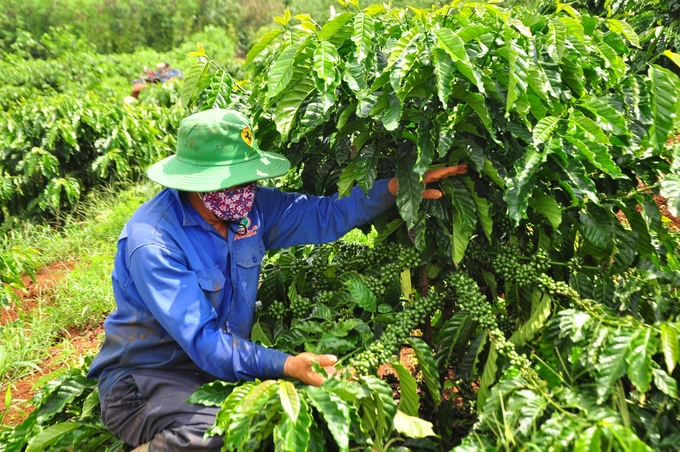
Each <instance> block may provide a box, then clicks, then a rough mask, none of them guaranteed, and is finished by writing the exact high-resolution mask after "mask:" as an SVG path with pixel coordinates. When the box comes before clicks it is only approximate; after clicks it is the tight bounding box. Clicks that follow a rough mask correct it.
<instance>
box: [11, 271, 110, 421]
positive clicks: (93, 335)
mask: <svg viewBox="0 0 680 452" xmlns="http://www.w3.org/2000/svg"><path fill="white" fill-rule="evenodd" d="M73 268H74V263H72V262H61V261H59V262H53V263H51V264H49V265H47V266H46V267H43V268H41V269H40V270H39V271H38V272H37V274H36V280H35V281H33V280H32V279H31V278H29V277H28V276H26V277H25V278H24V280H23V283H24V285H25V286H26V290H25V291H23V292H18V295H19V297H20V300H19V301H17V302H12V303H11V304H10V305H9V306H7V307H5V308H3V309H0V325H5V324H7V323H9V322H15V321H17V320H19V319H20V318H21V314H22V313H26V312H31V311H33V310H34V309H37V308H39V307H40V300H43V302H44V300H46V299H47V300H49V294H50V293H51V292H53V291H54V290H55V289H56V287H57V285H58V284H59V282H60V280H61V279H62V278H63V277H64V276H65V275H67V274H68V272H70V271H71V270H73ZM47 302H48V303H49V301H47ZM103 334H104V328H103V327H102V325H99V326H98V327H97V328H95V329H88V330H78V329H71V330H69V331H66V332H64V333H63V334H62V335H61V337H62V340H64V341H68V342H69V343H70V347H69V348H72V349H75V352H74V355H75V356H74V358H77V356H87V355H91V354H94V353H96V351H97V350H98V349H99V347H100V345H101V340H102V336H103ZM60 353H61V347H59V345H56V344H55V346H54V347H52V348H51V349H50V350H49V351H48V354H49V357H48V358H47V359H46V360H45V361H43V362H42V363H40V364H39V366H40V368H41V369H42V371H41V372H40V373H35V374H32V375H31V376H29V377H27V378H25V379H23V380H21V381H17V382H13V383H12V384H11V391H12V403H11V406H12V408H11V409H10V411H9V413H8V414H7V416H6V417H5V419H4V421H3V423H5V424H8V425H16V424H18V423H19V422H21V421H22V420H23V419H24V418H25V417H26V415H28V414H29V413H30V412H31V410H32V407H31V405H30V403H29V402H30V400H31V399H32V398H33V396H34V395H35V393H36V391H37V389H39V388H34V385H35V382H36V381H37V380H38V379H39V378H41V377H42V376H43V375H47V374H50V373H52V372H54V371H57V370H59V369H60V368H63V367H66V366H65V364H64V363H63V362H62V361H61V360H59V355H60ZM4 394H5V393H4V391H3V392H2V395H3V397H0V413H3V412H4V411H5V402H4Z"/></svg>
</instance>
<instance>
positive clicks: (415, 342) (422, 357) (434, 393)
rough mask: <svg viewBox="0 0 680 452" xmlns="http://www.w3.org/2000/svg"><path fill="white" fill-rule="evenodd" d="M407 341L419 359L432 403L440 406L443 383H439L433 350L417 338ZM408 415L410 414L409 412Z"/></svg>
mask: <svg viewBox="0 0 680 452" xmlns="http://www.w3.org/2000/svg"><path fill="white" fill-rule="evenodd" d="M407 341H408V343H409V344H410V345H411V348H412V349H413V352H414V353H415V355H416V358H417V359H418V364H419V365H420V371H421V372H422V373H423V379H424V380H425V386H427V390H428V392H429V393H430V396H431V397H432V401H433V402H434V404H435V406H439V405H440V404H441V401H442V397H441V392H442V388H441V383H440V382H439V370H438V368H437V361H435V359H434V355H433V354H432V349H431V348H430V346H429V345H427V343H426V342H425V341H424V340H422V339H420V338H417V337H410V338H408V339H407ZM406 413H407V414H410V413H409V412H408V411H407V412H406ZM416 415H417V413H416V414H414V416H416Z"/></svg>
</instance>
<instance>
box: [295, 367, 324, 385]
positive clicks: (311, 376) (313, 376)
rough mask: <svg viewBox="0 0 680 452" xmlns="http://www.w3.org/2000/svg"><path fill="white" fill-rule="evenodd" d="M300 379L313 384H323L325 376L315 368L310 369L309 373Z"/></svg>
mask: <svg viewBox="0 0 680 452" xmlns="http://www.w3.org/2000/svg"><path fill="white" fill-rule="evenodd" d="M300 381H302V382H303V383H307V384H308V385H312V386H321V385H322V384H323V381H324V378H323V377H322V376H321V375H319V374H317V373H316V372H314V371H313V370H310V371H309V372H308V373H307V375H305V378H304V379H300Z"/></svg>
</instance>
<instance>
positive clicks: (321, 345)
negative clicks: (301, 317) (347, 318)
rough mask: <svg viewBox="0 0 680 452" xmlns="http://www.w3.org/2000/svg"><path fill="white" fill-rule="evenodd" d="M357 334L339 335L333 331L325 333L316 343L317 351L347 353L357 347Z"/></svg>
mask: <svg viewBox="0 0 680 452" xmlns="http://www.w3.org/2000/svg"><path fill="white" fill-rule="evenodd" d="M356 345H357V339H356V336H346V337H338V336H335V335H334V334H331V333H327V332H326V333H323V335H322V336H321V339H319V340H318V342H317V343H316V346H315V347H316V351H315V353H339V354H342V353H346V352H348V351H350V350H352V349H353V348H356Z"/></svg>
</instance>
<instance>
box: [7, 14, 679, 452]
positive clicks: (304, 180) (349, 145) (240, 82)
mask: <svg viewBox="0 0 680 452" xmlns="http://www.w3.org/2000/svg"><path fill="white" fill-rule="evenodd" d="M293 6H294V5H291V7H293ZM640 8H641V6H640V3H638V2H625V1H624V2H615V3H614V2H608V1H604V2H582V3H581V4H576V3H575V4H562V3H559V2H558V3H554V2H531V3H528V4H514V2H509V3H507V4H504V3H502V2H489V3H485V2H454V3H452V4H450V5H443V6H442V5H437V6H433V7H432V8H430V7H429V6H428V7H426V8H422V5H420V6H419V5H410V6H409V7H406V8H399V7H390V6H386V5H363V4H361V5H359V4H358V3H357V2H356V1H353V2H348V3H345V2H344V1H343V2H341V3H339V4H336V5H335V13H334V14H330V13H328V11H330V10H326V9H325V8H323V13H319V12H316V11H310V12H311V13H312V14H306V13H304V12H302V11H294V12H291V10H290V9H284V8H281V9H280V11H279V14H280V15H278V16H277V17H276V18H275V21H274V24H273V25H270V26H269V28H268V29H267V30H263V33H262V34H260V35H259V36H260V37H259V39H256V40H255V42H254V45H253V46H252V47H248V49H249V50H248V51H247V53H246V54H245V61H243V62H242V63H244V64H243V65H241V64H240V63H238V62H235V61H234V60H232V59H231V57H232V55H233V54H230V53H229V52H230V51H231V50H226V49H225V44H227V43H228V42H229V39H230V38H228V37H226V36H227V35H220V34H219V33H218V30H219V29H217V28H214V29H211V32H209V33H205V34H204V35H203V36H202V38H203V39H202V41H201V45H199V46H198V48H195V47H193V46H192V47H191V51H192V53H191V54H190V55H191V56H190V57H181V56H179V53H178V52H179V51H172V52H174V53H168V54H163V55H161V54H153V53H150V51H148V50H146V51H145V50H141V49H139V50H137V51H136V52H135V53H134V54H131V55H114V56H113V57H112V56H107V58H106V61H107V64H106V65H104V64H103V63H101V61H102V60H101V59H100V58H101V54H99V53H97V52H96V49H95V48H93V47H91V43H90V42H88V41H87V40H86V39H83V38H82V36H85V35H84V34H81V33H84V32H83V31H82V30H81V31H78V30H76V29H75V28H73V29H70V30H69V29H67V30H63V29H60V30H57V29H55V30H53V31H52V32H51V34H48V35H46V36H44V37H43V38H41V39H40V40H39V41H35V40H33V38H32V37H30V36H29V35H27V34H21V33H18V34H17V37H15V38H12V37H10V38H8V40H7V42H11V44H10V45H9V48H10V49H11V50H10V51H9V52H8V53H7V55H8V56H7V60H6V63H7V66H8V68H10V67H11V68H13V69H12V70H8V71H7V73H6V74H5V75H4V76H6V77H7V79H8V80H12V82H10V83H13V85H9V84H8V88H7V89H6V94H3V96H5V97H4V98H6V99H7V100H6V101H3V102H2V105H3V106H4V107H3V108H4V109H5V110H4V111H5V114H6V116H5V118H6V122H4V124H6V126H5V125H3V126H2V127H4V129H3V134H2V136H3V138H2V140H4V141H3V145H2V147H3V150H4V152H5V154H6V156H7V157H6V159H3V162H5V161H6V162H7V165H6V167H3V168H4V172H3V177H4V179H3V180H4V181H5V182H4V183H3V184H4V186H5V187H7V188H6V189H5V190H4V191H3V193H4V195H3V198H2V199H3V212H4V215H5V217H4V219H5V224H6V225H7V226H6V230H9V229H10V228H11V227H12V225H13V226H14V227H15V228H16V227H18V225H19V224H20V223H19V219H20V218H26V217H27V215H33V216H35V215H42V216H43V218H53V220H52V221H58V219H59V218H60V217H62V216H64V215H65V212H68V210H69V207H70V206H72V205H73V204H74V203H75V202H76V201H77V199H78V198H79V197H80V196H81V194H82V193H83V192H85V191H86V190H89V189H91V188H94V187H97V186H98V185H100V184H101V183H102V182H105V181H108V182H111V181H114V180H124V179H128V178H135V177H137V176H138V175H139V174H141V172H142V170H143V169H144V167H145V166H146V165H148V164H149V163H150V162H152V161H155V160H157V159H159V158H161V157H162V156H164V155H166V154H167V153H169V152H172V150H173V146H174V141H173V138H172V135H173V133H174V131H175V130H176V127H177V124H178V122H179V120H180V119H181V118H182V117H184V116H185V115H188V114H190V113H192V112H195V111H199V110H203V109H208V108H215V107H219V108H237V109H240V110H242V111H245V112H247V113H248V114H249V115H250V116H251V117H252V118H253V120H254V123H255V129H256V130H255V132H256V133H255V135H256V137H257V138H258V141H259V144H260V146H261V147H262V148H263V149H267V150H271V151H275V152H281V153H282V154H284V155H286V156H287V157H288V158H289V159H290V160H291V162H292V163H293V165H294V168H293V169H292V170H291V172H290V173H289V174H288V175H287V176H285V177H283V178H280V179H277V180H275V181H271V182H270V184H272V185H276V186H279V187H281V188H284V189H291V190H292V189H294V190H298V191H303V192H308V193H314V194H333V193H335V192H338V193H339V196H343V195H345V194H347V192H348V191H349V189H350V188H351V187H352V186H354V185H359V186H360V187H361V188H362V189H364V190H366V191H367V190H368V189H369V188H370V187H371V186H372V185H373V184H374V182H375V181H376V180H377V179H380V178H387V177H392V176H394V175H396V177H397V178H398V181H399V192H398V193H397V207H396V208H395V209H394V210H393V211H391V212H388V214H386V215H384V216H382V217H381V218H378V219H377V220H376V221H375V222H374V224H373V225H372V226H373V227H374V229H375V231H376V232H373V233H371V234H370V235H368V236H362V235H360V234H354V235H353V236H352V237H351V238H350V239H348V240H343V241H341V242H338V243H335V244H329V245H323V246H316V247H314V246H308V247H296V248H293V249H288V250H282V251H280V252H276V253H270V255H269V256H268V259H267V261H266V262H265V264H264V266H263V278H262V285H261V287H260V292H259V294H258V298H259V299H260V301H261V305H262V306H261V308H260V310H259V311H258V320H257V322H256V323H255V326H254V328H253V331H252V333H251V340H254V341H257V342H260V343H262V344H264V345H266V346H273V347H276V348H278V349H281V350H284V351H288V352H291V353H295V352H300V351H303V350H306V351H312V352H316V353H335V354H337V355H338V356H339V357H340V358H341V366H342V367H343V369H344V371H343V372H341V375H340V376H339V377H338V378H333V379H329V380H328V381H327V382H326V383H325V384H324V385H323V386H321V387H320V388H308V387H303V386H302V385H297V384H293V383H292V382H289V381H283V380H282V381H264V382H241V383H237V384H231V383H222V382H217V383H215V384H212V385H208V386H206V387H204V388H202V389H201V390H199V391H198V392H197V393H196V394H195V395H194V397H193V398H192V401H194V402H195V403H205V404H212V405H218V406H222V411H221V412H220V414H219V415H218V418H217V421H216V425H215V426H214V428H213V429H212V430H211V431H210V432H209V434H222V435H224V436H225V450H238V451H242V450H271V449H274V450H296V451H297V450H349V449H350V448H351V449H353V450H376V451H379V450H385V451H387V450H407V449H408V450H447V451H448V450H452V449H454V450H461V451H462V450H539V449H540V450H571V449H575V450H604V449H607V450H675V449H676V448H677V446H676V445H677V444H678V442H679V441H680V437H678V432H679V431H680V425H678V424H679V418H678V412H679V409H680V404H679V401H678V388H677V382H678V376H679V374H678V372H680V370H678V366H677V364H678V323H677V322H676V321H675V318H676V316H677V311H678V307H679V306H680V305H679V300H678V293H677V287H678V285H679V283H680V273H679V271H680V262H679V258H680V256H679V255H678V235H677V232H676V231H675V229H674V228H673V227H670V228H669V225H670V224H671V220H669V219H668V218H667V217H665V216H662V212H661V211H660V210H659V205H658V203H657V202H662V201H663V203H665V204H664V205H665V206H667V209H668V210H667V211H669V212H670V213H671V214H673V215H677V212H678V209H680V177H679V174H678V160H677V157H676V156H677V154H678V152H679V151H680V144H679V143H678V141H677V139H676V135H677V134H678V117H679V116H678V115H679V113H680V78H678V76H677V75H676V74H677V73H678V72H679V69H680V65H679V63H680V55H678V53H677V52H676V51H677V36H678V28H677V26H678V24H677V22H674V20H677V19H676V14H675V11H676V9H677V5H676V3H675V2H663V3H662V2H658V3H655V2H650V3H647V4H645V6H644V8H643V9H644V11H643V10H641V9H640ZM169 16H170V14H168V17H169ZM178 23H179V22H178ZM74 30H75V31H74ZM7 36H9V35H7ZM220 36H222V37H220ZM232 36H233V35H232ZM216 37H217V38H216ZM210 39H218V40H219V41H218V42H214V43H211V42H210ZM239 39H240V41H239ZM237 41H238V42H239V44H237V45H236V47H237V49H236V52H239V50H238V46H239V45H242V44H243V39H241V38H239V37H236V38H235V39H233V41H231V42H232V43H235V42H237ZM59 42H62V43H64V42H68V43H69V44H68V46H63V47H60V46H59V45H58V44H55V43H59ZM189 45H190V44H186V46H187V47H185V50H184V52H185V53H186V52H187V50H189V49H188V46H189ZM60 49H61V50H60ZM99 50H100V51H101V48H100V49H99ZM41 52H43V53H41ZM244 53H245V52H244ZM149 55H153V57H156V56H158V58H157V59H161V60H166V59H168V55H173V56H174V58H176V60H177V63H176V65H177V66H178V67H181V68H182V69H183V70H184V74H185V77H184V80H183V81H182V82H178V83H176V84H170V85H162V86H155V87H153V88H151V89H149V90H148V91H147V90H145V91H146V92H144V91H143V92H142V96H140V97H141V100H140V102H139V103H137V104H133V105H132V106H123V105H122V103H121V102H120V98H121V97H122V96H123V95H125V94H126V90H129V84H127V85H125V84H124V83H122V82H121V83H120V85H122V86H123V88H120V87H119V86H118V85H117V84H116V80H118V81H120V80H121V78H123V79H124V78H125V77H133V76H134V75H132V74H130V73H129V72H124V70H127V69H129V67H128V66H129V65H130V64H131V63H129V61H135V62H136V64H138V65H144V64H150V63H149V61H148V60H149V58H151V57H150V56H149ZM12 58H14V59H12ZM136 58H139V59H138V60H137V59H136ZM183 58H186V59H183ZM76 59H78V60H79V61H82V62H83V64H82V65H78V64H74V63H72V61H75V60H76ZM197 59H198V61H196V60H197ZM145 60H146V62H144V61H145ZM123 62H125V63H123ZM191 63H194V64H193V65H192V64H191ZM32 64H34V65H33V66H32ZM45 64H50V65H55V66H54V67H57V66H58V67H61V68H63V69H64V70H62V71H58V73H50V74H48V73H47V71H42V69H40V68H42V67H43V66H41V65H45ZM173 64H175V63H174V61H173ZM22 65H24V66H22ZM59 65H60V66H59ZM88 65H90V66H88ZM104 67H106V68H108V69H104ZM66 68H68V70H65V69H66ZM95 68H96V69H95ZM93 70H95V71H97V72H99V71H100V70H101V72H99V73H100V74H110V75H108V76H106V77H105V76H103V75H102V76H100V77H93V76H92V72H93ZM31 74H33V75H31ZM55 74H57V76H55ZM9 86H13V87H14V88H15V90H13V89H11V88H9ZM86 86H87V87H89V88H87V89H85V88H84V87H86ZM12 96H14V97H12ZM44 96H47V97H44ZM116 96H118V98H117V99H116ZM14 118H17V119H14ZM10 162H11V163H10ZM458 163H466V164H467V169H468V170H467V173H466V174H464V175H459V176H455V177H453V178H450V179H448V180H445V181H442V182H440V183H439V184H438V188H439V189H441V190H442V192H443V194H444V196H443V198H441V199H439V200H422V199H421V198H422V197H421V191H422V190H423V189H424V188H425V186H424V184H423V182H422V176H423V174H424V172H425V171H426V170H427V169H432V168H438V167H442V166H444V165H455V164H458ZM3 165H5V164H4V163H3ZM663 212H666V210H664V211H663ZM46 215H47V217H46ZM50 215H51V217H50ZM55 215H56V217H55ZM66 217H68V215H66ZM366 231H368V229H367V230H366ZM12 234H13V233H9V235H8V239H7V241H6V242H5V243H6V248H5V250H6V251H5V254H4V255H3V258H4V259H3V262H5V270H4V273H3V280H4V281H6V282H7V283H9V284H8V285H6V290H5V293H6V294H7V296H8V297H11V296H13V294H14V292H13V291H12V290H11V288H12V287H14V288H16V287H20V286H21V279H20V278H19V276H18V275H20V272H21V271H26V272H28V273H29V274H30V273H31V272H32V271H33V270H34V269H35V267H36V266H37V262H38V261H39V254H37V252H33V254H25V253H23V252H22V250H18V249H17V248H16V246H15V247H14V249H12V248H11V246H12V241H11V238H12ZM114 240H115V239H114ZM108 296H109V297H110V295H108ZM101 315H102V316H103V315H105V312H102V313H101ZM3 327H4V326H3ZM1 355H2V354H0V357H1ZM400 356H402V357H409V356H410V357H412V358H411V361H408V362H406V364H407V365H404V363H401V362H399V357H400ZM403 359H404V360H405V359H406V358H403ZM0 361H2V359H0ZM386 363H387V364H389V365H390V366H391V367H389V369H391V370H389V371H387V372H386V370H385V369H386V368H387V367H386V366H385V364H386ZM11 365H12V364H11V362H10V363H9V366H10V367H7V368H11ZM3 368H5V367H3V366H0V369H3ZM85 369H86V367H85ZM83 372H84V371H83V370H82V369H79V368H78V367H73V368H71V369H69V370H68V372H66V373H63V374H62V376H61V377H60V379H58V380H55V381H53V382H51V383H49V384H48V385H46V386H45V387H44V388H43V389H42V390H41V392H40V393H39V394H38V395H37V396H36V398H35V399H34V404H35V406H36V409H35V411H33V414H31V415H30V416H28V417H27V418H26V420H25V421H24V422H23V423H22V424H20V425H18V426H16V427H9V426H7V427H4V428H3V430H2V433H0V450H6V451H10V450H12V451H13V450H24V448H26V450H64V449H65V448H68V447H70V446H77V448H78V450H121V448H123V447H124V446H123V445H122V444H121V443H120V442H117V441H116V440H115V438H113V437H111V435H110V434H108V432H107V431H106V430H105V428H104V427H103V425H102V424H101V421H100V420H99V419H98V416H97V406H96V405H97V404H96V389H94V385H93V384H92V382H87V381H86V380H85V379H84V377H83V375H84V373H83ZM381 377H382V378H381ZM7 383H8V386H7V387H8V391H7V394H10V396H8V397H9V398H10V399H11V387H12V386H11V381H7ZM5 405H6V406H7V405H9V402H6V404H5Z"/></svg>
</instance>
